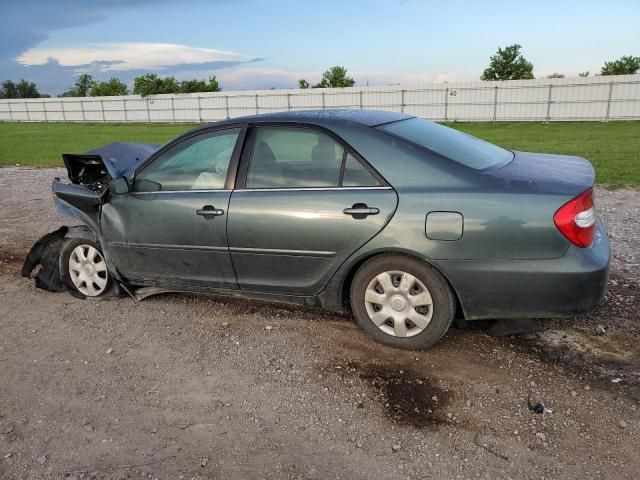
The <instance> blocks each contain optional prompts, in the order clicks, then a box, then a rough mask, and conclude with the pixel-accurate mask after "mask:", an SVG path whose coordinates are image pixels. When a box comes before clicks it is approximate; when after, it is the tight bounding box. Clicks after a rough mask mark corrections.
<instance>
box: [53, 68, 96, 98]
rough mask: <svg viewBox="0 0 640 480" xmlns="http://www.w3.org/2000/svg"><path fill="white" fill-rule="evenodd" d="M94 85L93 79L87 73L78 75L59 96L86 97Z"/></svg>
mask: <svg viewBox="0 0 640 480" xmlns="http://www.w3.org/2000/svg"><path fill="white" fill-rule="evenodd" d="M95 85H96V82H95V80H94V79H93V77H92V76H91V75H89V74H88V73H83V74H82V75H79V76H78V79H77V80H76V83H74V84H73V87H71V88H70V89H69V90H67V91H66V92H63V93H61V94H60V95H58V96H60V97H88V96H89V94H90V92H91V89H92V88H93V87H94V86H95Z"/></svg>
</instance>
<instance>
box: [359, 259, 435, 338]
mask: <svg viewBox="0 0 640 480" xmlns="http://www.w3.org/2000/svg"><path fill="white" fill-rule="evenodd" d="M364 305H365V308H366V309H367V313H368V314H369V318H370V319H371V321H372V322H373V323H374V324H375V325H376V326H377V327H378V328H379V329H380V330H382V331H383V332H384V333H386V334H388V335H392V336H394V337H412V336H414V335H417V334H419V333H420V332H422V331H423V330H424V329H425V328H427V325H429V322H430V321H431V317H432V316H433V300H432V299H431V294H430V293H429V289H428V288H427V287H426V285H425V284H424V283H422V282H421V281H420V280H419V279H417V278H416V277H414V276H413V275H411V274H410V273H407V272H400V271H393V272H383V273H381V274H379V275H377V276H376V277H374V278H373V279H372V280H371V281H370V282H369V285H367V290H366V291H365V295H364Z"/></svg>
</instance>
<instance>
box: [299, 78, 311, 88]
mask: <svg viewBox="0 0 640 480" xmlns="http://www.w3.org/2000/svg"><path fill="white" fill-rule="evenodd" d="M309 86H310V85H309V82H307V81H306V80H305V79H304V78H301V79H300V80H298V87H299V88H309Z"/></svg>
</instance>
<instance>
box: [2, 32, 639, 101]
mask: <svg viewBox="0 0 640 480" xmlns="http://www.w3.org/2000/svg"><path fill="white" fill-rule="evenodd" d="M521 50H522V46H521V45H518V44H513V45H509V46H507V47H504V48H498V51H497V52H496V53H495V54H494V55H492V56H491V57H490V58H489V66H488V67H487V68H486V69H485V70H484V71H483V72H482V75H481V76H480V79H481V80H530V79H533V78H535V77H534V75H533V63H531V62H530V61H528V60H527V59H526V58H525V57H524V55H523V54H522V52H521ZM638 71H640V57H634V56H632V55H625V56H622V57H620V58H619V59H617V60H613V61H610V62H605V63H604V65H603V66H602V68H601V69H600V73H599V74H596V75H628V74H633V73H637V72H638ZM589 74H590V72H588V71H587V72H581V73H579V74H578V75H579V76H581V77H588V76H589ZM563 77H564V75H563V74H561V73H552V74H551V75H547V78H563ZM355 84H356V82H355V80H354V79H353V78H352V77H350V76H349V75H348V72H347V69H346V68H345V67H341V66H339V65H336V66H334V67H331V68H329V69H328V70H326V71H325V72H324V73H323V74H322V77H321V79H320V81H319V82H318V83H316V84H315V85H311V84H310V83H309V82H308V81H307V80H306V79H304V78H302V79H300V80H298V87H299V88H303V89H306V88H343V87H353V86H354V85H355ZM220 91H222V88H221V87H220V84H219V83H218V80H217V78H216V77H215V75H213V76H211V77H209V79H208V80H198V79H193V80H182V81H179V80H176V78H175V77H159V76H158V75H156V74H155V73H147V74H145V75H140V76H138V77H136V78H134V80H133V92H132V93H133V94H134V95H141V96H143V97H146V96H148V95H159V94H162V93H200V92H220ZM129 93H130V92H129V88H128V87H127V85H126V83H124V82H123V81H121V80H119V79H118V78H115V77H112V78H110V79H108V80H98V81H97V80H94V79H93V77H92V76H91V75H89V74H88V73H83V74H81V75H79V76H78V78H77V80H76V82H75V83H74V84H73V86H71V87H70V88H69V89H68V90H67V91H65V92H64V93H62V94H60V95H58V96H59V97H89V96H91V97H109V96H116V95H128V94H129ZM46 97H49V95H46V94H41V93H40V92H39V91H38V87H37V86H36V84H35V83H33V82H29V81H27V80H24V79H23V80H20V81H19V82H13V81H12V80H5V81H4V82H2V86H1V87H0V98H46Z"/></svg>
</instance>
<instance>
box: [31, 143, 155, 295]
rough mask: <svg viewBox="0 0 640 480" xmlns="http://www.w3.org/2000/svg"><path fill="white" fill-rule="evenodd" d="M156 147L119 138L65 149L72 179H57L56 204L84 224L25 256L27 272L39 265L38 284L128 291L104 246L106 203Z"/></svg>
mask: <svg viewBox="0 0 640 480" xmlns="http://www.w3.org/2000/svg"><path fill="white" fill-rule="evenodd" d="M157 149H158V146H157V145H150V144H137V143H124V142H116V143H111V144H109V145H106V146H104V147H101V148H98V149H95V150H92V151H90V152H87V153H80V154H77V153H73V154H71V153H69V154H63V156H62V158H63V161H64V165H65V167H66V169H67V175H68V180H69V181H63V180H62V179H61V178H60V177H56V178H54V181H53V184H52V191H53V197H54V203H55V206H56V209H57V210H58V212H59V213H60V214H61V215H63V216H65V217H69V218H73V219H76V220H79V221H80V222H82V223H83V224H84V225H77V226H71V227H67V226H63V227H61V228H60V229H58V230H56V231H55V232H51V233H49V234H47V235H45V236H43V237H42V238H41V239H39V240H38V241H37V242H36V243H35V244H34V245H33V247H32V248H31V250H30V252H29V254H28V256H27V259H26V260H25V263H24V266H23V268H22V272H21V274H22V276H24V277H28V276H30V274H31V273H32V272H33V270H34V269H35V268H36V267H37V266H40V269H39V271H38V273H37V274H36V286H37V287H38V288H42V289H45V290H49V291H63V290H68V291H69V292H71V293H72V294H74V295H76V296H78V295H79V296H89V297H93V296H99V295H101V294H106V293H107V291H109V293H116V294H118V293H120V289H121V288H124V289H125V291H126V287H124V285H122V283H121V279H120V278H117V277H118V274H117V269H116V268H115V267H114V265H113V264H112V263H111V262H110V259H109V255H108V252H107V251H106V249H104V248H103V247H102V241H101V237H102V232H101V227H100V213H101V208H102V205H104V203H105V202H106V201H107V200H108V198H109V194H110V192H113V191H115V192H117V191H118V190H120V189H121V188H122V184H123V183H124V185H125V188H126V185H127V177H128V176H130V175H132V174H133V172H134V171H135V169H136V168H137V167H138V166H139V165H140V164H142V163H143V162H144V161H145V160H146V159H147V158H149V156H150V155H151V154H152V153H153V152H155V151H156V150H157ZM67 257H69V259H67ZM67 263H70V264H71V265H70V266H69V265H67ZM110 276H113V277H115V278H113V279H111V278H110ZM107 287H110V288H107Z"/></svg>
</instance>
